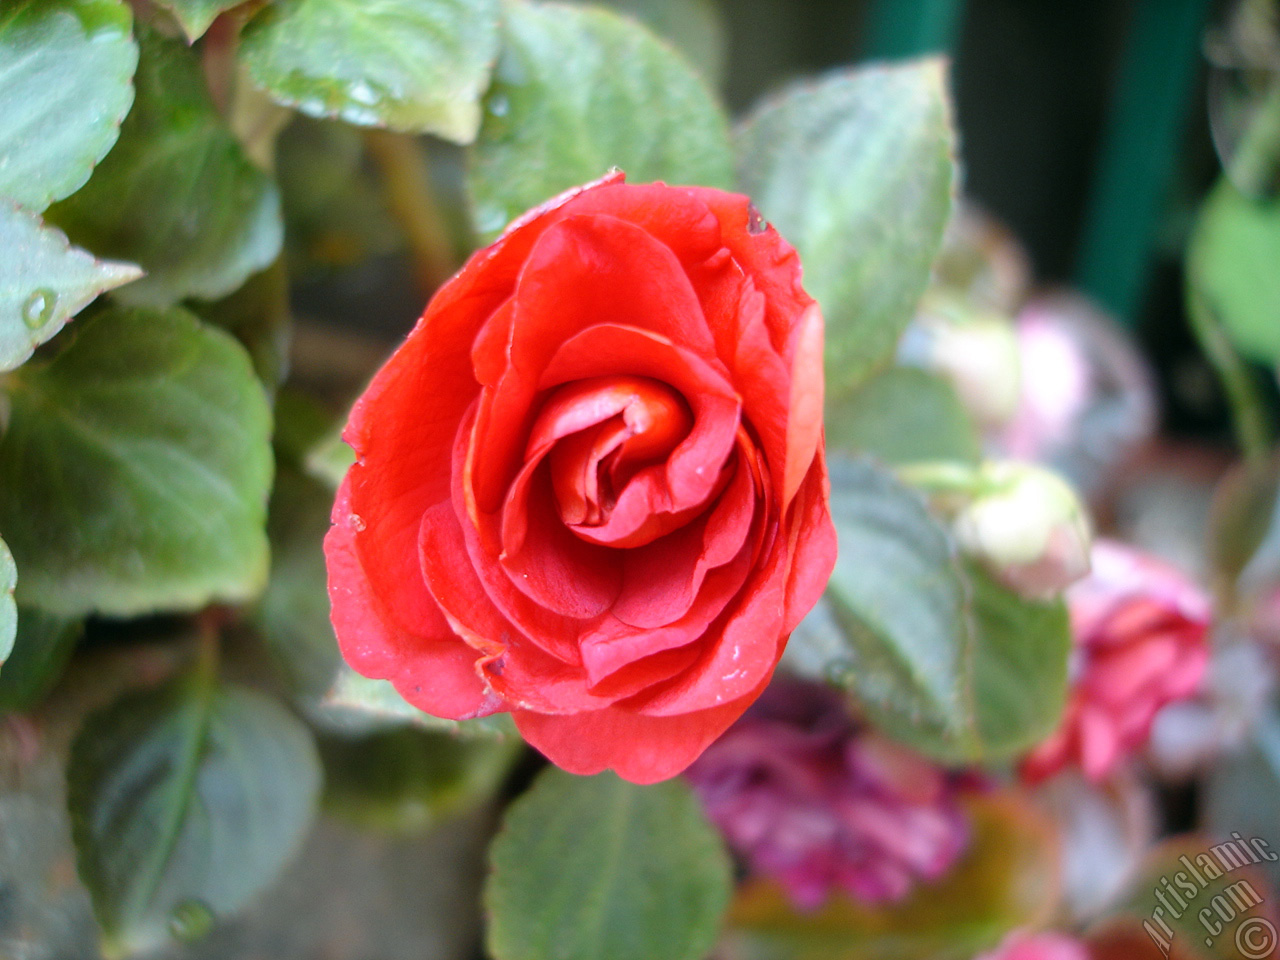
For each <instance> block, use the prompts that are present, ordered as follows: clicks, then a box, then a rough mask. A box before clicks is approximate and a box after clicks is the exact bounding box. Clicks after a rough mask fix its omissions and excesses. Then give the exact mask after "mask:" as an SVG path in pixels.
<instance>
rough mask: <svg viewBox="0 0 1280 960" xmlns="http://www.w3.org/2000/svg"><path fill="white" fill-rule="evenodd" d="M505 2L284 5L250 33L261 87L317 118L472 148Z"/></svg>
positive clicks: (298, 1)
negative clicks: (430, 135) (428, 136)
mask: <svg viewBox="0 0 1280 960" xmlns="http://www.w3.org/2000/svg"><path fill="white" fill-rule="evenodd" d="M499 10H500V7H499V3H498V0H381V2H378V3H369V2H368V0H280V2H277V3H274V4H272V5H271V6H270V7H268V8H267V9H266V10H264V11H263V12H262V13H261V14H260V15H259V16H258V17H256V18H255V19H254V20H253V21H252V22H251V23H250V24H249V26H248V27H247V28H246V30H245V32H244V36H243V38H242V43H241V47H240V56H241V59H242V61H243V63H244V64H245V66H246V67H247V68H248V70H249V75H250V76H251V77H252V78H253V80H254V82H255V83H257V84H258V85H259V86H261V87H263V88H265V89H266V90H267V91H268V92H269V93H270V94H271V95H272V96H273V97H274V98H275V99H276V100H278V101H279V102H280V103H283V104H286V105H287V106H290V107H296V108H297V109H299V110H301V111H302V112H303V113H306V114H310V115H311V116H314V117H341V118H342V119H343V120H346V121H347V122H348V123H355V124H359V125H361V126H375V127H390V128H391V129H393V130H400V131H404V132H416V133H434V134H437V135H438V136H441V137H444V138H445V139H446V140H453V141H455V142H456V143H470V142H471V141H472V140H473V139H474V138H475V135H476V130H477V129H478V128H479V126H480V97H481V95H482V94H483V93H484V89H485V87H486V86H487V85H488V83H489V73H490V70H492V68H493V61H494V59H495V58H496V57H497V54H498V18H499Z"/></svg>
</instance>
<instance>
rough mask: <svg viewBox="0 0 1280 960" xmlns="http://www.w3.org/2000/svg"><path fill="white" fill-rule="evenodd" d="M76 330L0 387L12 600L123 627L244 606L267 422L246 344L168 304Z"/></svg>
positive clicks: (2, 493)
mask: <svg viewBox="0 0 1280 960" xmlns="http://www.w3.org/2000/svg"><path fill="white" fill-rule="evenodd" d="M75 334H76V336H75V338H74V340H73V341H72V342H71V343H70V344H69V345H68V346H67V348H66V349H65V350H63V351H62V352H61V353H59V354H58V355H57V356H55V357H54V358H53V359H52V360H50V361H48V362H46V363H40V364H29V365H27V366H26V367H24V368H23V369H22V370H21V371H19V372H17V373H15V374H13V375H12V376H11V377H10V379H9V381H8V384H7V386H8V390H9V400H10V405H11V412H10V421H9V426H8V430H7V431H6V432H5V434H4V436H3V438H0V530H3V531H4V535H5V537H7V538H8V540H9V546H10V547H11V548H12V549H13V552H14V556H15V557H16V558H17V560H18V565H19V569H20V570H21V571H22V579H21V581H20V583H19V588H18V596H19V599H20V600H21V601H22V602H23V603H25V604H31V605H33V606H38V607H41V608H42V609H45V610H47V611H49V612H52V613H60V614H65V615H67V616H74V615H78V614H84V613H90V612H95V611H96V612H100V613H108V614H113V615H119V616H131V615H136V614H140V613H146V612H150V611H153V610H178V609H195V608H197V607H200V606H203V605H204V604H206V603H208V602H210V601H211V600H215V599H216V600H226V601H236V600H244V599H247V598H249V597H251V596H253V595H254V594H255V593H256V592H257V591H258V590H260V589H261V587H262V584H263V580H264V578H265V575H266V569H267V541H266V535H265V532H264V529H263V528H264V523H265V519H266V501H267V493H268V490H269V488H270V484H271V472H272V464H271V446H270V433H271V415H270V410H269V409H268V407H267V403H266V397H265V396H264V394H263V391H262V387H261V385H260V384H259V383H258V381H257V378H256V377H255V376H254V373H253V368H252V366H251V365H250V362H249V358H248V356H247V355H246V354H245V352H244V350H243V348H241V347H240V345H239V344H238V343H236V342H235V340H233V339H232V338H231V337H230V335H228V334H226V333H224V332H222V331H221V330H216V329H214V328H211V327H207V326H205V325H204V324H202V323H200V321H199V320H197V319H196V318H195V317H193V316H192V315H191V314H189V313H187V312H186V311H185V310H182V309H179V308H176V307H175V308H172V309H170V310H167V311H153V310H141V309H139V310H123V309H115V310H109V311H104V312H103V313H100V314H98V315H96V316H94V317H93V318H91V319H88V320H85V321H82V322H81V323H80V324H77V327H76V330H75ZM31 477H40V478H42V479H41V482H40V483H39V484H36V485H34V486H33V485H32V484H31V483H30V482H29V479H30V478H31Z"/></svg>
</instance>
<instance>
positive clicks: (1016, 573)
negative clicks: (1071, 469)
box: [953, 461, 1092, 598]
mask: <svg viewBox="0 0 1280 960" xmlns="http://www.w3.org/2000/svg"><path fill="white" fill-rule="evenodd" d="M978 479H979V482H978V489H979V491H980V492H979V493H978V495H977V496H975V497H974V499H973V500H972V501H970V502H969V503H968V504H967V505H966V506H964V507H963V508H962V509H961V510H960V512H959V513H958V514H957V515H956V518H955V523H954V527H953V529H954V532H955V536H956V540H957V541H958V542H959V544H960V547H961V549H962V550H964V551H965V552H966V553H968V554H970V555H971V556H974V557H976V558H978V559H980V560H981V561H982V562H983V563H984V564H985V565H986V566H987V567H988V568H989V569H990V570H991V572H992V573H993V574H994V575H995V577H996V578H997V579H998V580H1000V581H1001V582H1002V583H1004V584H1005V585H1006V586H1008V587H1010V588H1011V589H1013V590H1016V591H1018V592H1019V593H1021V594H1023V595H1024V596H1028V597H1034V598H1048V597H1052V596H1053V595H1055V594H1057V593H1060V592H1061V591H1062V590H1064V589H1066V587H1068V586H1070V585H1071V584H1072V583H1074V582H1075V581H1076V580H1079V579H1080V578H1081V577H1083V576H1084V575H1085V574H1086V573H1088V572H1089V547H1090V543H1091V539H1092V536H1091V534H1090V530H1089V521H1088V518H1087V517H1086V515H1085V511H1084V507H1083V506H1082V505H1081V503H1080V499H1079V497H1077V496H1076V494H1075V491H1074V490H1072V489H1071V487H1070V486H1069V485H1068V484H1067V483H1066V481H1064V480H1063V479H1062V478H1061V477H1059V476H1058V475H1057V474H1056V473H1053V472H1052V471H1051V470H1047V469H1045V468H1044V467H1039V466H1035V465H1033V464H1027V463H1016V462H1012V461H997V462H992V463H987V464H984V465H983V467H982V469H981V471H980V473H979V478H978Z"/></svg>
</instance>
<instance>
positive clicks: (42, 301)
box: [22, 287, 58, 330]
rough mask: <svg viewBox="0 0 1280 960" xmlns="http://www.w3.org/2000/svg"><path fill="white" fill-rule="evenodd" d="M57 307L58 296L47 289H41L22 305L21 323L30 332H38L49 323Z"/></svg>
mask: <svg viewBox="0 0 1280 960" xmlns="http://www.w3.org/2000/svg"><path fill="white" fill-rule="evenodd" d="M57 305H58V295H57V294H56V293H54V292H53V291H52V290H50V289H49V288H48V287H41V288H40V289H39V290H36V291H35V292H34V293H32V294H31V296H29V297H27V302H26V303H24V304H23V305H22V322H23V323H25V324H26V325H27V326H28V327H29V328H30V329H32V330H39V329H40V328H41V327H43V326H44V325H45V324H46V323H48V322H49V318H50V317H52V316H53V308H54V307H56V306H57Z"/></svg>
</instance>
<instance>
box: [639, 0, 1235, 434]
mask: <svg viewBox="0 0 1280 960" xmlns="http://www.w3.org/2000/svg"><path fill="white" fill-rule="evenodd" d="M623 5H624V6H626V5H627V4H623ZM1229 7H1230V4H1228V3H1221V2H1213V0H1073V2H1066V3H1064V2H1061V0H722V2H721V3H720V10H721V13H722V16H723V21H724V25H725V28H726V39H727V43H726V50H727V69H726V70H725V71H724V75H725V76H727V77H728V78H729V80H728V83H727V85H726V89H725V90H724V93H725V95H726V98H727V100H728V103H729V106H730V108H731V109H732V110H733V112H734V113H735V114H739V113H741V112H742V111H744V110H745V109H746V108H747V107H748V106H749V105H750V104H751V103H753V102H754V101H755V100H756V99H757V98H758V97H760V96H761V95H764V94H767V93H768V92H769V91H770V90H772V89H776V88H777V87H778V86H780V85H781V84H783V83H785V82H786V81H787V79H788V78H790V77H794V76H795V75H797V74H805V73H814V72H817V71H821V70H824V69H828V68H831V67H835V66H838V65H841V64H847V63H849V62H851V61H855V60H862V59H869V58H876V57H883V56H903V55H912V54H916V53H922V52H927V51H931V50H936V51H945V52H948V53H950V54H951V56H952V57H953V59H954V90H955V96H956V109H957V114H958V124H959V129H960V135H961V155H962V159H963V163H964V171H965V181H964V187H965V190H966V192H967V193H968V194H969V195H970V196H972V197H973V198H975V199H976V200H977V201H978V202H979V203H980V204H981V205H982V206H983V207H985V208H986V209H987V210H988V211H989V212H991V213H993V214H995V215H996V216H997V217H998V218H999V219H1001V220H1003V221H1004V222H1005V223H1006V224H1007V225H1008V226H1009V227H1010V228H1011V229H1012V230H1013V231H1014V233H1016V234H1017V236H1018V237H1019V238H1020V239H1021V240H1022V242H1023V243H1024V244H1025V245H1026V248H1027V250H1028V252H1029V253H1030V255H1031V258H1032V262H1033V264H1034V267H1035V272H1036V278H1037V280H1038V281H1039V282H1041V283H1044V284H1069V285H1072V286H1075V287H1077V288H1079V289H1083V290H1084V291H1085V292H1086V293H1089V294H1091V295H1092V296H1094V297H1095V298H1097V299H1099V300H1100V301H1101V302H1102V303H1103V305H1104V306H1106V307H1107V308H1108V309H1110V310H1111V311H1112V312H1114V313H1115V314H1116V315H1117V316H1118V317H1119V318H1120V319H1121V321H1122V322H1125V323H1126V324H1128V325H1130V326H1131V328H1133V329H1134V330H1135V332H1136V333H1137V335H1138V336H1139V337H1140V339H1141V341H1142V344H1143V346H1144V348H1145V349H1146V352H1147V353H1148V355H1149V356H1150V357H1151V358H1152V360H1153V361H1154V362H1155V364H1156V365H1157V368H1158V370H1159V374H1160V379H1161V383H1162V386H1163V388H1164V390H1163V392H1164V394H1165V397H1164V399H1165V413H1166V426H1167V427H1168V428H1169V429H1171V430H1173V431H1174V432H1176V433H1180V434H1188V433H1190V434H1198V435H1204V434H1211V435H1216V434H1220V433H1221V431H1222V428H1223V416H1224V408H1223V405H1222V401H1221V398H1220V396H1219V394H1218V390H1217V386H1216V383H1215V381H1214V379H1213V377H1212V375H1211V374H1210V372H1209V369H1208V367H1207V366H1206V365H1205V364H1204V363H1203V362H1202V361H1201V360H1200V358H1199V356H1198V353H1197V351H1196V349H1195V346H1194V344H1193V340H1192V337H1191V334H1190V333H1189V331H1188V329H1187V325H1186V322H1185V319H1184V317H1183V314H1182V307H1181V300H1182V273H1181V266H1180V264H1181V258H1182V254H1183V248H1184V245H1185V241H1186V236H1187V231H1188V229H1189V227H1190V225H1191V222H1192V218H1193V216H1194V212H1195V209H1196V206H1197V204H1198V203H1199V201H1200V199H1201V198H1202V197H1203V196H1204V193H1205V191H1206V190H1207V189H1208V187H1209V185H1210V184H1211V183H1212V182H1213V179H1214V178H1215V177H1216V176H1217V174H1218V172H1219V165H1218V160H1217V157H1216V156H1215V154H1214V150H1213V144H1212V140H1211V137H1210V131H1209V120H1208V96H1207V93H1206V90H1207V84H1206V78H1207V74H1208V63H1207V61H1206V58H1205V55H1204V37H1205V35H1206V31H1208V30H1209V29H1210V28H1212V27H1213V26H1215V25H1217V24H1219V23H1221V22H1222V21H1223V20H1224V19H1225V17H1226V14H1227V11H1228V10H1229Z"/></svg>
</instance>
